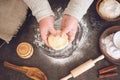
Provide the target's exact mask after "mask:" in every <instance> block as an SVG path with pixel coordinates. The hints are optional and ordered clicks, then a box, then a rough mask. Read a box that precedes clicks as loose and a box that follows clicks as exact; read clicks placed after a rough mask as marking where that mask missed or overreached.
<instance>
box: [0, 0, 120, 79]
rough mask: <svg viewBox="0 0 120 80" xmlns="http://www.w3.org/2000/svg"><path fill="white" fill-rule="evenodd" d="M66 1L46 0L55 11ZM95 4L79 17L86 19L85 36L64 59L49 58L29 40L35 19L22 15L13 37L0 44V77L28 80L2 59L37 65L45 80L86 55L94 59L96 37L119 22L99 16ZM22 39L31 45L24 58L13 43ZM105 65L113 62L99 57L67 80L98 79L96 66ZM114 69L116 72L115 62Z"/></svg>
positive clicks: (58, 75)
mask: <svg viewBox="0 0 120 80" xmlns="http://www.w3.org/2000/svg"><path fill="white" fill-rule="evenodd" d="M64 1H66V2H64ZM67 3H68V1H67V0H50V4H51V6H52V9H53V11H54V12H56V11H57V9H58V8H59V7H60V6H62V8H63V10H64V8H65V7H66V5H67ZM95 5H96V0H95V1H94V3H93V4H92V5H91V7H90V8H89V10H88V12H87V14H86V15H85V16H84V18H83V20H84V21H85V23H87V29H88V32H87V36H86V37H87V38H86V39H87V40H86V41H85V42H84V43H83V44H82V45H80V48H79V50H78V53H77V54H78V55H77V56H75V55H71V56H70V57H68V58H64V59H56V58H51V57H49V56H47V55H45V52H44V51H42V50H41V48H39V47H37V46H36V45H35V44H34V43H33V42H34V40H35V38H34V35H35V28H37V27H38V23H37V21H36V19H35V18H34V17H33V16H31V15H28V16H29V17H28V18H27V19H26V21H25V23H24V24H23V26H22V28H21V29H20V30H19V32H18V34H17V35H16V37H14V38H13V39H12V40H11V42H10V43H9V44H5V45H4V46H2V48H0V80H31V79H29V78H28V77H26V76H25V75H23V74H22V73H19V72H17V71H13V70H11V69H8V68H5V67H4V66H3V64H2V62H3V61H5V60H7V61H9V62H11V63H13V64H16V65H21V66H22V65H25V66H33V67H37V68H40V69H41V70H42V71H43V72H44V73H45V74H46V76H47V77H48V80H60V78H62V77H64V76H66V75H68V74H69V72H70V70H72V69H74V68H75V67H77V66H79V65H80V64H82V63H84V62H85V61H87V60H89V59H95V58H96V57H98V56H99V55H101V54H102V53H101V51H100V49H99V37H100V35H101V33H102V32H103V31H104V30H105V29H106V28H108V27H110V26H113V25H119V24H120V21H116V22H107V21H104V20H102V19H101V18H100V17H99V16H98V14H97V12H96V9H95ZM56 14H57V13H56ZM58 18H59V16H58V17H56V19H58ZM80 24H81V23H80ZM83 27H84V26H83ZM84 33H85V32H84ZM23 41H26V42H29V43H31V44H32V46H33V48H34V54H33V56H32V57H31V58H29V59H26V60H24V59H21V58H20V57H19V56H18V55H17V53H16V47H17V45H18V44H19V43H20V42H23ZM83 45H85V46H83ZM82 46H83V47H82ZM79 53H83V56H82V57H81V55H79ZM69 58H71V59H69ZM109 65H113V63H111V62H109V61H108V60H107V59H104V60H101V61H99V62H98V63H96V66H95V67H93V68H92V69H90V70H88V71H86V72H85V73H83V74H82V75H80V76H78V77H77V78H75V79H73V78H71V79H70V80H101V79H99V78H98V70H99V69H101V68H103V67H107V66H109ZM117 72H118V73H120V67H119V66H118V70H117ZM102 80H120V76H116V77H112V78H105V79H102Z"/></svg>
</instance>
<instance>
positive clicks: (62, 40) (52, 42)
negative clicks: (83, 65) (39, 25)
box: [48, 30, 68, 50]
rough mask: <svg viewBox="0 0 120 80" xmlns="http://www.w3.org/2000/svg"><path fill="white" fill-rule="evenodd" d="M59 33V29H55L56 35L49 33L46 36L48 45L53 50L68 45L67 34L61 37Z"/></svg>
mask: <svg viewBox="0 0 120 80" xmlns="http://www.w3.org/2000/svg"><path fill="white" fill-rule="evenodd" d="M60 34H61V31H60V30H57V36H53V35H49V37H48V43H49V46H50V47H52V48H53V49H55V50H60V49H63V48H65V47H66V46H67V45H68V36H67V35H64V36H63V37H61V36H60Z"/></svg>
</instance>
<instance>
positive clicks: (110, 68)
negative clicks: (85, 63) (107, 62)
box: [99, 65, 117, 74]
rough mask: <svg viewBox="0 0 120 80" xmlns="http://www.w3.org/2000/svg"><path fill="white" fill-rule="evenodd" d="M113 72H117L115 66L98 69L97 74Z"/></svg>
mask: <svg viewBox="0 0 120 80" xmlns="http://www.w3.org/2000/svg"><path fill="white" fill-rule="evenodd" d="M113 70H117V66H115V65H113V66H108V67H106V68H103V69H100V70H99V74H103V73H107V72H110V71H113Z"/></svg>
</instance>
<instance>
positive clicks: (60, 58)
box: [33, 8, 88, 64]
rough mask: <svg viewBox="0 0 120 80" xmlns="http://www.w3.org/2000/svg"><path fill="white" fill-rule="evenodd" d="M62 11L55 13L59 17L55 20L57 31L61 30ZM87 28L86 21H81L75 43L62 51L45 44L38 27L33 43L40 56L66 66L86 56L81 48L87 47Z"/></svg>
mask: <svg viewBox="0 0 120 80" xmlns="http://www.w3.org/2000/svg"><path fill="white" fill-rule="evenodd" d="M61 9H62V8H58V10H57V13H55V14H58V15H57V16H58V17H56V20H55V28H56V29H60V24H61V20H62V18H61V17H59V16H62V14H61V11H62V10H61ZM60 14H61V15H60ZM87 26H88V25H87V23H86V21H84V20H81V22H80V24H79V28H78V32H77V34H76V38H75V40H74V41H73V43H72V44H69V45H68V46H67V47H66V48H65V49H62V50H60V51H55V50H53V49H51V48H49V47H47V46H46V45H45V44H44V42H43V40H42V39H41V38H40V33H39V28H38V27H35V35H34V38H35V40H34V42H33V43H34V44H35V45H36V46H37V48H39V50H40V54H42V55H44V56H46V58H47V59H48V60H49V61H50V62H52V63H55V64H64V63H67V62H71V61H74V60H78V59H81V58H82V57H83V56H84V54H83V51H82V50H81V47H83V46H85V45H84V44H85V43H86V40H87V34H88V27H87ZM43 53H44V54H43ZM46 54H47V55H46Z"/></svg>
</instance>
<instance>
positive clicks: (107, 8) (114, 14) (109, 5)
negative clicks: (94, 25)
mask: <svg viewBox="0 0 120 80" xmlns="http://www.w3.org/2000/svg"><path fill="white" fill-rule="evenodd" d="M96 10H97V13H98V15H99V16H100V17H101V18H102V19H104V20H106V21H117V20H119V19H120V1H119V0H98V2H97V4H96Z"/></svg>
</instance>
